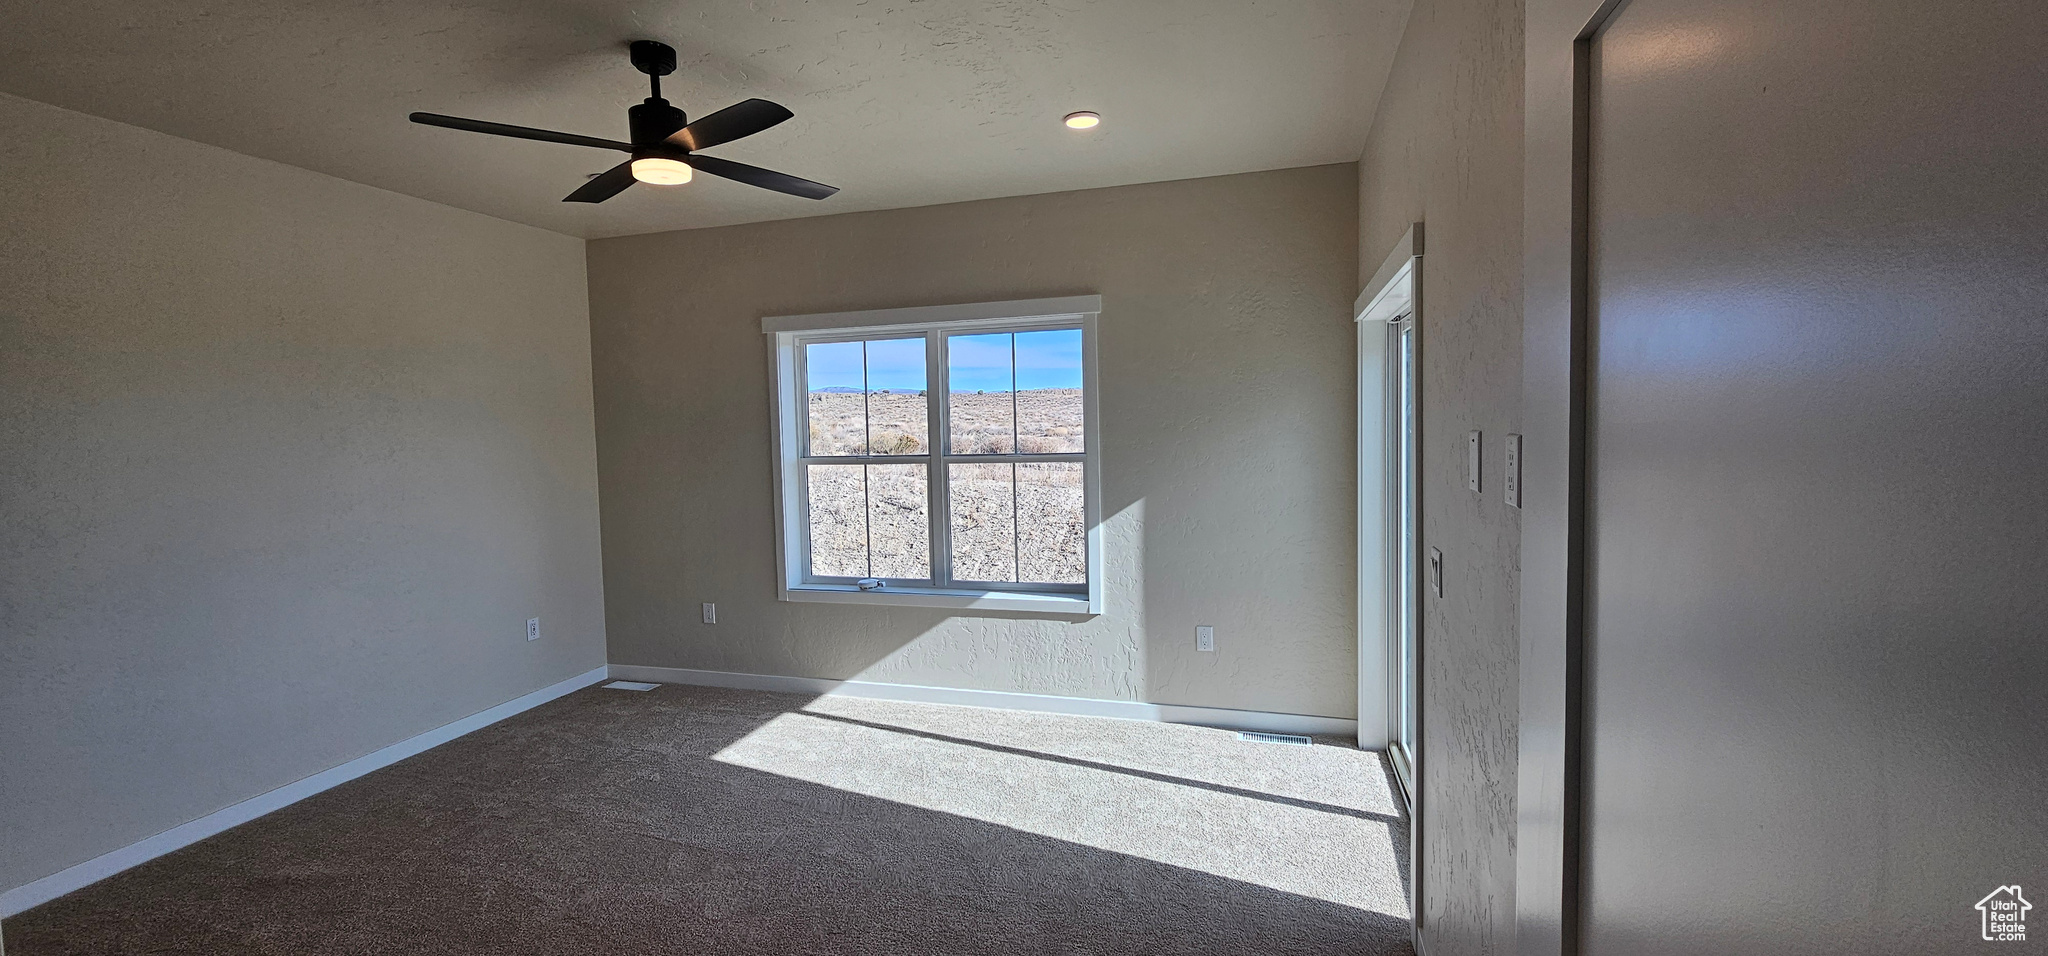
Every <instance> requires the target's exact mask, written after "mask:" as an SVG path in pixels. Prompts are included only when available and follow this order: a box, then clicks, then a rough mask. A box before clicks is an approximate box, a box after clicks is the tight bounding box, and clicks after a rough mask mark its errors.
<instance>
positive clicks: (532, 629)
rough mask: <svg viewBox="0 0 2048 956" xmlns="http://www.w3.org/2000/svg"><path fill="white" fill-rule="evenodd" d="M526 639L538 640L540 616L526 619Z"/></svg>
mask: <svg viewBox="0 0 2048 956" xmlns="http://www.w3.org/2000/svg"><path fill="white" fill-rule="evenodd" d="M526 639H527V640H529V641H537V640H540V618H537V617H530V618H527V619H526Z"/></svg>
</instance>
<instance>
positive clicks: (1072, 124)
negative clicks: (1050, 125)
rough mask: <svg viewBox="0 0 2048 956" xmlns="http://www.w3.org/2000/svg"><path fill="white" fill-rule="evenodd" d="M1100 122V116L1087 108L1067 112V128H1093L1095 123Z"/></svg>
mask: <svg viewBox="0 0 2048 956" xmlns="http://www.w3.org/2000/svg"><path fill="white" fill-rule="evenodd" d="M1100 122H1102V117H1100V116H1098V115H1096V114H1094V113H1091V112H1089V111H1087V110H1082V111H1080V112H1079V113H1068V114H1067V128H1068V129H1094V128H1095V125H1096V124H1097V123H1100Z"/></svg>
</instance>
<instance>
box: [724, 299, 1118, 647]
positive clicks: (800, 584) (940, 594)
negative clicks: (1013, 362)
mask: <svg viewBox="0 0 2048 956" xmlns="http://www.w3.org/2000/svg"><path fill="white" fill-rule="evenodd" d="M1101 312H1102V297H1101V296H1094V295H1085V296H1069V297H1065V298H1057V299H1023V300H1017V301H1011V302H975V303H966V304H961V305H936V306H922V307H918V308H909V309H876V310H871V311H865V312H826V313H819V314H815V315H776V316H768V317H765V318H763V319H762V320H761V331H762V333H763V334H764V335H766V336H767V339H768V361H769V381H770V402H769V415H770V421H771V423H772V425H773V426H774V429H775V432H774V433H775V436H776V440H775V442H774V443H773V445H772V449H771V450H772V453H773V457H774V468H775V471H774V473H775V476H776V481H775V521H776V528H777V534H776V539H775V560H776V574H777V581H778V587H779V595H778V596H779V597H780V599H781V600H784V601H798V602H827V603H839V604H882V605H909V606H917V607H944V608H960V609H974V610H989V611H1025V612H1040V613H1048V614H1060V615H1091V614H1101V613H1102V610H1103V563H1104V556H1103V534H1102V512H1101V509H1102V466H1101V457H1102V429H1101V426H1100V415H1099V414H1098V411H1099V409H1098V396H1099V395H1100V393H1101V389H1100V388H1099V387H1098V382H1097V378H1098V374H1099V373H1098V363H1097V358H1096V348H1095V329H1096V320H1097V318H1098V317H1099V316H1100V315H1101ZM1054 323H1066V324H1071V325H1078V326H1080V328H1081V371H1082V377H1081V388H1082V392H1081V399H1082V411H1081V414H1082V434H1083V435H1084V436H1085V438H1086V441H1085V447H1084V450H1083V452H1082V461H1083V468H1082V473H1083V474H1082V491H1083V498H1084V500H1085V504H1084V517H1085V520H1086V522H1087V525H1088V533H1087V548H1088V554H1087V560H1088V574H1087V584H1086V586H1085V587H1074V588H1072V589H1071V590H1063V591H1055V590H1044V591H1041V590H1024V589H1021V588H1020V589H1015V590H983V589H978V588H963V587H949V588H937V587H917V586H906V585H891V586H889V587H887V588H885V589H882V590H875V591H862V590H860V589H859V588H858V587H856V586H854V585H852V584H837V583H821V582H807V581H805V580H804V568H805V567H806V565H807V561H806V555H805V550H804V549H805V540H804V539H805V531H806V530H807V529H806V528H804V527H803V525H802V522H801V521H798V520H794V519H795V518H796V517H797V516H796V515H795V514H794V511H793V509H797V508H799V507H800V505H801V503H802V501H803V497H802V496H803V483H802V474H801V469H802V467H803V445H802V441H803V435H802V431H801V423H800V421H799V419H800V417H801V416H799V415H795V414H787V413H786V412H787V411H788V410H790V409H795V408H803V407H806V406H807V403H806V402H805V398H806V396H805V395H804V381H803V376H802V374H801V366H802V360H801V357H800V356H799V355H798V346H797V343H798V340H799V339H801V338H805V337H810V336H815V335H817V334H819V333H828V334H832V335H841V334H844V335H848V336H855V335H858V336H871V335H887V334H900V333H905V332H923V331H926V330H928V329H930V328H931V327H933V326H944V327H945V328H944V331H946V332H956V331H973V330H987V331H1001V330H1005V329H1012V328H1017V327H1020V326H1032V327H1035V326H1040V325H1048V324H1054ZM926 358H927V361H928V362H930V363H933V364H934V365H935V364H936V363H937V362H939V361H940V357H939V356H937V355H936V354H933V353H930V352H927V356H926ZM927 385H928V386H929V387H931V388H937V380H936V379H931V380H929V381H928V382H927ZM940 400H941V404H943V396H941V397H940ZM942 427H943V418H941V419H939V420H933V421H930V422H929V423H928V424H927V428H928V429H929V431H928V437H929V439H930V442H929V445H930V447H932V448H934V449H936V448H938V447H939V442H938V440H939V439H941V438H942V437H943V433H942V432H941V428H942ZM1003 457H1004V458H1006V459H1018V460H1026V461H1028V460H1030V459H1032V458H1033V457H1035V456H1029V455H1025V456H1003ZM934 458H935V456H932V455H924V456H903V457H901V458H892V459H891V460H892V461H893V462H895V463H900V464H917V463H924V464H926V465H927V467H933V468H935V467H936V463H935V461H934ZM857 460H859V461H869V459H866V458H862V459H857ZM939 484H940V482H939V481H938V480H937V478H936V476H935V477H934V481H933V486H932V487H934V488H935V489H936V488H937V487H939ZM943 513H944V509H943V506H942V505H941V503H939V502H938V501H936V500H934V501H933V502H932V503H931V505H930V510H929V512H928V514H929V515H930V516H931V527H932V529H933V535H932V537H933V542H934V548H935V549H936V548H939V547H943V546H945V543H946V539H947V535H949V534H950V532H951V529H950V528H946V527H943V524H944V522H942V521H941V517H942V515H943ZM936 557H937V555H936V554H934V558H936ZM1070 587H1071V586H1070Z"/></svg>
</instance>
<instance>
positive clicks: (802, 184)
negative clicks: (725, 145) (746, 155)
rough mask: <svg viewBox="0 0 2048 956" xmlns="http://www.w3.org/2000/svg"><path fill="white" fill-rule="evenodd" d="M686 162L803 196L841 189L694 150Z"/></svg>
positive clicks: (820, 195)
mask: <svg viewBox="0 0 2048 956" xmlns="http://www.w3.org/2000/svg"><path fill="white" fill-rule="evenodd" d="M683 162H686V163H689V164H690V165H692V166H695V167H697V168H698V169H701V170H703V171H705V172H707V173H710V174H711V175H713V176H724V177H725V178H727V179H730V180H733V181H734V182H741V183H746V184H747V185H749V186H759V187H761V188H762V189H773V190H775V191H776V192H779V193H788V194H790V195H792V196H802V197H803V198H805V199H823V198H825V197H827V196H830V195H832V194H833V193H836V192H838V191H839V187H837V186H827V185H825V184H824V183H814V182H811V181H810V180H808V179H798V178H797V177H795V176H791V175H790V174H788V173H778V172H776V171H775V170H772V169H762V168H761V167H759V166H749V165H747V164H746V163H735V162H733V161H732V160H729V159H719V158H718V157H716V156H699V155H697V154H695V153H692V154H690V155H688V156H685V157H683Z"/></svg>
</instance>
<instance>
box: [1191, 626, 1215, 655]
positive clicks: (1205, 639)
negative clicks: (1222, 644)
mask: <svg viewBox="0 0 2048 956" xmlns="http://www.w3.org/2000/svg"><path fill="white" fill-rule="evenodd" d="M1215 649H1216V629H1215V628H1214V627H1211V626H1209V625H1207V624H1197V625H1195V650H1198V651H1213V650H1215Z"/></svg>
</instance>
